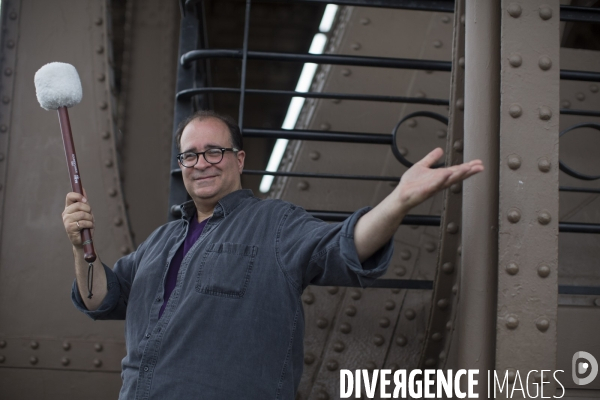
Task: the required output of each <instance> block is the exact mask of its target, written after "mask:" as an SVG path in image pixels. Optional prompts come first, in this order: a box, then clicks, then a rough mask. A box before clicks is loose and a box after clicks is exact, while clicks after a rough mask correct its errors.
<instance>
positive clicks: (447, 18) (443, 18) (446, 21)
mask: <svg viewBox="0 0 600 400" xmlns="http://www.w3.org/2000/svg"><path fill="white" fill-rule="evenodd" d="M442 22H443V23H445V24H447V23H448V22H450V17H449V16H447V15H444V16H443V17H442Z"/></svg>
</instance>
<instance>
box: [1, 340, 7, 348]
mask: <svg viewBox="0 0 600 400" xmlns="http://www.w3.org/2000/svg"><path fill="white" fill-rule="evenodd" d="M5 347H6V340H0V349H3V348H5Z"/></svg>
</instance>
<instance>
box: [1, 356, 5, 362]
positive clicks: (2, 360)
mask: <svg viewBox="0 0 600 400" xmlns="http://www.w3.org/2000/svg"><path fill="white" fill-rule="evenodd" d="M4 361H6V357H4V356H0V364H2V363H3V362H4Z"/></svg>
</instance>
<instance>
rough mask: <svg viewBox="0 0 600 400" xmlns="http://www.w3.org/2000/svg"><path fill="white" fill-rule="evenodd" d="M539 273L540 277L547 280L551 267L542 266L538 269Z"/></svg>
mask: <svg viewBox="0 0 600 400" xmlns="http://www.w3.org/2000/svg"><path fill="white" fill-rule="evenodd" d="M537 273H538V275H539V276H540V277H542V278H546V277H548V275H550V267H548V266H547V265H540V266H539V267H538V269H537Z"/></svg>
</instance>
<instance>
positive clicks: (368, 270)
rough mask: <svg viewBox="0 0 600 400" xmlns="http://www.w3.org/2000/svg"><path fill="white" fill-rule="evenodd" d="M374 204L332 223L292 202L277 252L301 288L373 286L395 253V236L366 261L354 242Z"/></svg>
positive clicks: (278, 238) (281, 229) (284, 267)
mask: <svg viewBox="0 0 600 400" xmlns="http://www.w3.org/2000/svg"><path fill="white" fill-rule="evenodd" d="M369 210H371V207H365V208H362V209H360V210H358V211H356V212H355V213H353V214H352V215H351V216H350V217H348V218H347V219H346V220H345V221H344V222H342V223H337V224H332V223H326V222H323V221H321V220H319V219H317V218H314V217H312V216H311V215H310V214H308V213H307V212H306V211H305V210H304V209H302V208H300V207H296V206H291V207H290V209H289V210H288V211H287V213H286V214H285V215H284V216H283V218H282V222H281V223H280V226H279V229H278V232H277V240H276V253H277V261H278V262H279V265H280V267H281V268H282V270H283V271H284V273H285V274H286V276H287V277H288V279H289V280H290V281H291V282H292V284H293V285H294V286H296V287H297V288H298V289H299V290H303V289H304V288H305V287H306V286H308V285H310V284H313V285H331V286H360V287H366V286H369V285H370V284H371V283H372V282H373V281H374V280H375V279H376V278H378V277H380V276H381V275H383V274H384V273H385V272H386V270H387V267H388V264H389V263H390V260H391V258H392V254H393V251H394V249H393V238H391V239H390V240H389V241H388V242H387V243H386V244H385V245H384V246H382V247H381V248H380V249H379V250H377V251H376V252H375V253H374V254H373V255H372V256H371V257H369V258H368V259H366V260H365V261H364V262H362V263H361V262H360V260H359V258H358V253H357V252H356V246H355V244H354V227H355V226H356V223H357V222H358V220H359V218H360V217H362V216H363V215H364V214H366V213H367V212H368V211H369Z"/></svg>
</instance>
